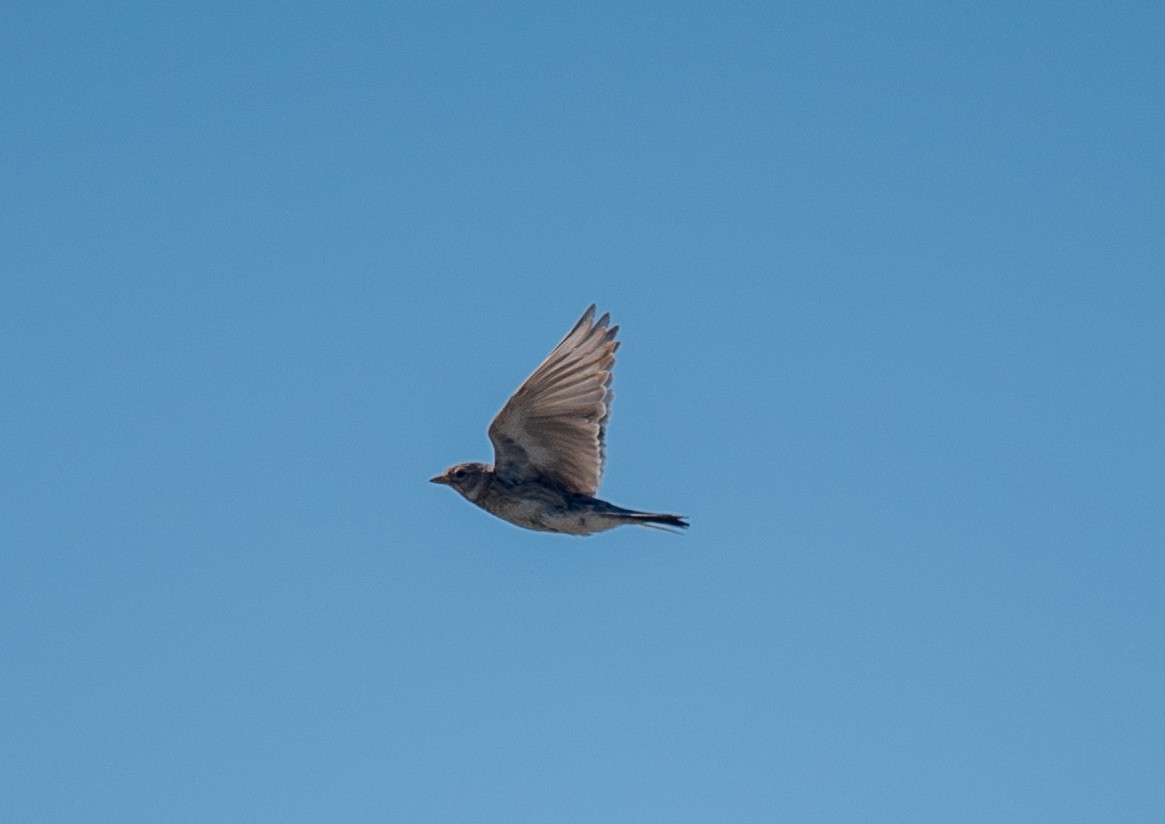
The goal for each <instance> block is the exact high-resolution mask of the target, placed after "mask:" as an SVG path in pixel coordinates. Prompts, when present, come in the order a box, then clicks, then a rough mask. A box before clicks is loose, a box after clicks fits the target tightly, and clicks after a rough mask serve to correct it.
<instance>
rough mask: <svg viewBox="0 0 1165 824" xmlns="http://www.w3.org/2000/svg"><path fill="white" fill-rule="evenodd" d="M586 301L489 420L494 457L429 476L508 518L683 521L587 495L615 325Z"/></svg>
mask: <svg viewBox="0 0 1165 824" xmlns="http://www.w3.org/2000/svg"><path fill="white" fill-rule="evenodd" d="M594 317H595V307H594V305H592V306H591V307H590V308H589V309H587V311H586V312H585V313H584V314H583V316H582V317H581V318H580V319H579V321H578V323H576V324H575V325H574V328H572V329H571V330H570V331H569V332H568V333H567V335H566V337H565V338H563V339H562V342H561V343H559V344H558V346H556V347H554V350H553V351H552V352H551V353H550V355H549V356H548V357H547V358H546V360H544V361H543V362H542V364H541V365H540V366H539V367H538V368H537V369H535V370H534V372H533V374H531V375H530V377H528V378H527V379H526V381H525V383H523V384H522V385H521V386H520V387H518V391H517V392H515V393H514V395H513V397H511V398H510V399H509V401H507V402H506V405H505V406H503V407H502V411H501V412H499V413H498V414H497V417H495V418H494V419H493V423H491V424H490V427H489V438H490V440H491V441H492V442H493V446H494V466H489V465H487V464H482V463H464V464H457V465H456V466H451V467H450V468H449V469H447V470H445V472H443V473H442V474H440V475H438V476H437V477H435V478H432V479H431V480H432V482H433V483H438V484H446V485H448V486H451V487H453V489H455V490H456V491H457V492H458V493H460V494H461V495H462V496H464V497H465V498H466V500H469V501H471V502H473V503H475V504H477V505H478V506H480V507H481V508H482V509H484V510H486V511H487V512H491V513H493V514H494V515H497V516H498V517H499V518H502V519H503V520H506V521H509V522H510V523H512V524H517V525H518V526H521V527H525V528H526V529H536V530H541V531H545V532H565V533H569V534H571V535H590V534H592V533H594V532H601V531H603V530H605V529H611V528H613V527H616V526H620V525H622V524H638V525H640V526H656V527H660V526H663V527H687V526H688V524H687V522H686V521H685V520H684V519H683V518H681V517H680V516H678V515H666V514H661V513H653V512H638V511H636V510H632V509H623V508H622V507H618V506H615V505H614V504H610V503H607V502H606V501H602V500H599V499H598V498H595V497H594V495H595V493H596V492H598V489H599V481H600V480H601V479H602V476H603V464H604V459H605V444H604V435H605V431H606V427H607V419H608V417H610V414H611V401H612V399H613V398H614V393H613V392H612V391H611V369H612V367H613V366H614V365H615V350H616V349H618V348H619V343H618V341H616V340H615V333H616V332H618V331H619V327H618V326H610V325H609V324H610V320H611V318H610V316H609V315H606V314H604V315H603V316H602V317H601V318H599V320H598V321H595V319H594Z"/></svg>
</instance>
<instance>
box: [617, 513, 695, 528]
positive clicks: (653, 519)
mask: <svg viewBox="0 0 1165 824" xmlns="http://www.w3.org/2000/svg"><path fill="white" fill-rule="evenodd" d="M624 517H625V518H627V520H628V521H630V522H631V523H633V524H639V526H647V527H651V528H652V529H662V530H663V531H664V532H672V531H673V530H674V528H679V529H687V528H688V526H689V524H688V522H687V521H685V520H684V519H683V518H682V517H680V516H679V515H664V514H662V513H659V512H627V513H624ZM668 527H672V528H673V529H669V528H668Z"/></svg>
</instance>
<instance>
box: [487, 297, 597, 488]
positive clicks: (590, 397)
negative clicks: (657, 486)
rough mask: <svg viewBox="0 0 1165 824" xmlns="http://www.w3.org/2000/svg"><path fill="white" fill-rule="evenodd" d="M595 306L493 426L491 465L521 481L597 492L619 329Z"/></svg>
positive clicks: (511, 401)
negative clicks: (541, 479) (549, 482)
mask: <svg viewBox="0 0 1165 824" xmlns="http://www.w3.org/2000/svg"><path fill="white" fill-rule="evenodd" d="M594 318H595V307H594V305H592V306H591V307H590V308H589V309H587V311H586V312H585V313H583V316H582V317H581V318H580V319H579V322H578V323H576V324H575V325H574V328H573V329H571V330H570V332H568V333H567V335H566V337H565V338H563V339H562V342H561V343H560V344H558V346H556V347H554V351H552V352H551V353H550V355H549V357H547V358H546V360H544V361H543V362H542V365H541V366H539V367H538V368H537V369H535V370H534V373H533V374H532V375H530V377H528V378H526V382H525V383H523V384H522V385H521V386H520V387H518V391H517V392H515V393H514V395H513V397H511V398H510V399H509V401H507V402H506V405H505V406H503V407H502V411H501V412H499V413H498V414H497V417H496V418H494V419H493V423H491V424H490V425H489V439H490V440H491V441H493V445H494V465H495V466H494V468H495V470H496V472H497V474H498V476H499V477H501V478H503V479H505V480H511V481H517V480H523V479H528V478H535V477H538V476H549V477H551V478H553V479H555V480H557V481H558V482H560V483H562V484H564V485H565V486H566V487H567V488H568V489H570V490H572V491H574V492H581V493H583V494H586V495H594V494H595V493H596V492H597V491H598V489H599V480H600V479H601V478H602V476H603V459H604V451H605V450H604V444H603V436H604V432H605V430H606V428H607V417H608V416H609V415H610V413H611V401H612V399H613V398H614V392H612V391H611V368H612V367H613V366H614V365H615V350H616V349H618V348H619V342H618V341H616V340H615V333H616V332H617V331H619V327H618V326H611V327H610V328H608V324H609V323H610V322H611V317H610V315H603V316H602V317H601V318H599V320H598V322H595V320H594Z"/></svg>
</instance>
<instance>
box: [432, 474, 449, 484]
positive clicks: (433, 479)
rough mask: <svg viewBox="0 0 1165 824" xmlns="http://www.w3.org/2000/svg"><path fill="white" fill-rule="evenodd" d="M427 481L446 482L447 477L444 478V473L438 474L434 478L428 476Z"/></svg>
mask: <svg viewBox="0 0 1165 824" xmlns="http://www.w3.org/2000/svg"><path fill="white" fill-rule="evenodd" d="M429 483H431V484H448V483H449V479H448V478H446V477H445V476H444V475H438V476H437V477H436V478H429Z"/></svg>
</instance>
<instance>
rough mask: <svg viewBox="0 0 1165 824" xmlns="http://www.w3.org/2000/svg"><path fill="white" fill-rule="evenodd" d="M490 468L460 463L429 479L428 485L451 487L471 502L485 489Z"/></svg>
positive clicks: (481, 464) (484, 465) (473, 463)
mask: <svg viewBox="0 0 1165 824" xmlns="http://www.w3.org/2000/svg"><path fill="white" fill-rule="evenodd" d="M492 471H493V470H492V468H491V467H490V466H488V465H486V464H483V463H477V462H476V461H475V462H472V463H461V464H457V465H456V466H451V467H449V468H448V469H446V470H445V471H444V472H442V473H441V474H440V475H438V476H437V477H435V478H429V482H430V483H434V484H445V485H446V486H451V487H453V488H454V489H455V490H457V492H458V493H460V494H461V495H463V496H464V497H466V498H468V499H469V500H471V501H475V500H477V496H478V495H479V494H480V493H481V491H482V490H483V489H484V488H485V484H486V483H487V481H488V480H489V474H490V472H492Z"/></svg>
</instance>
